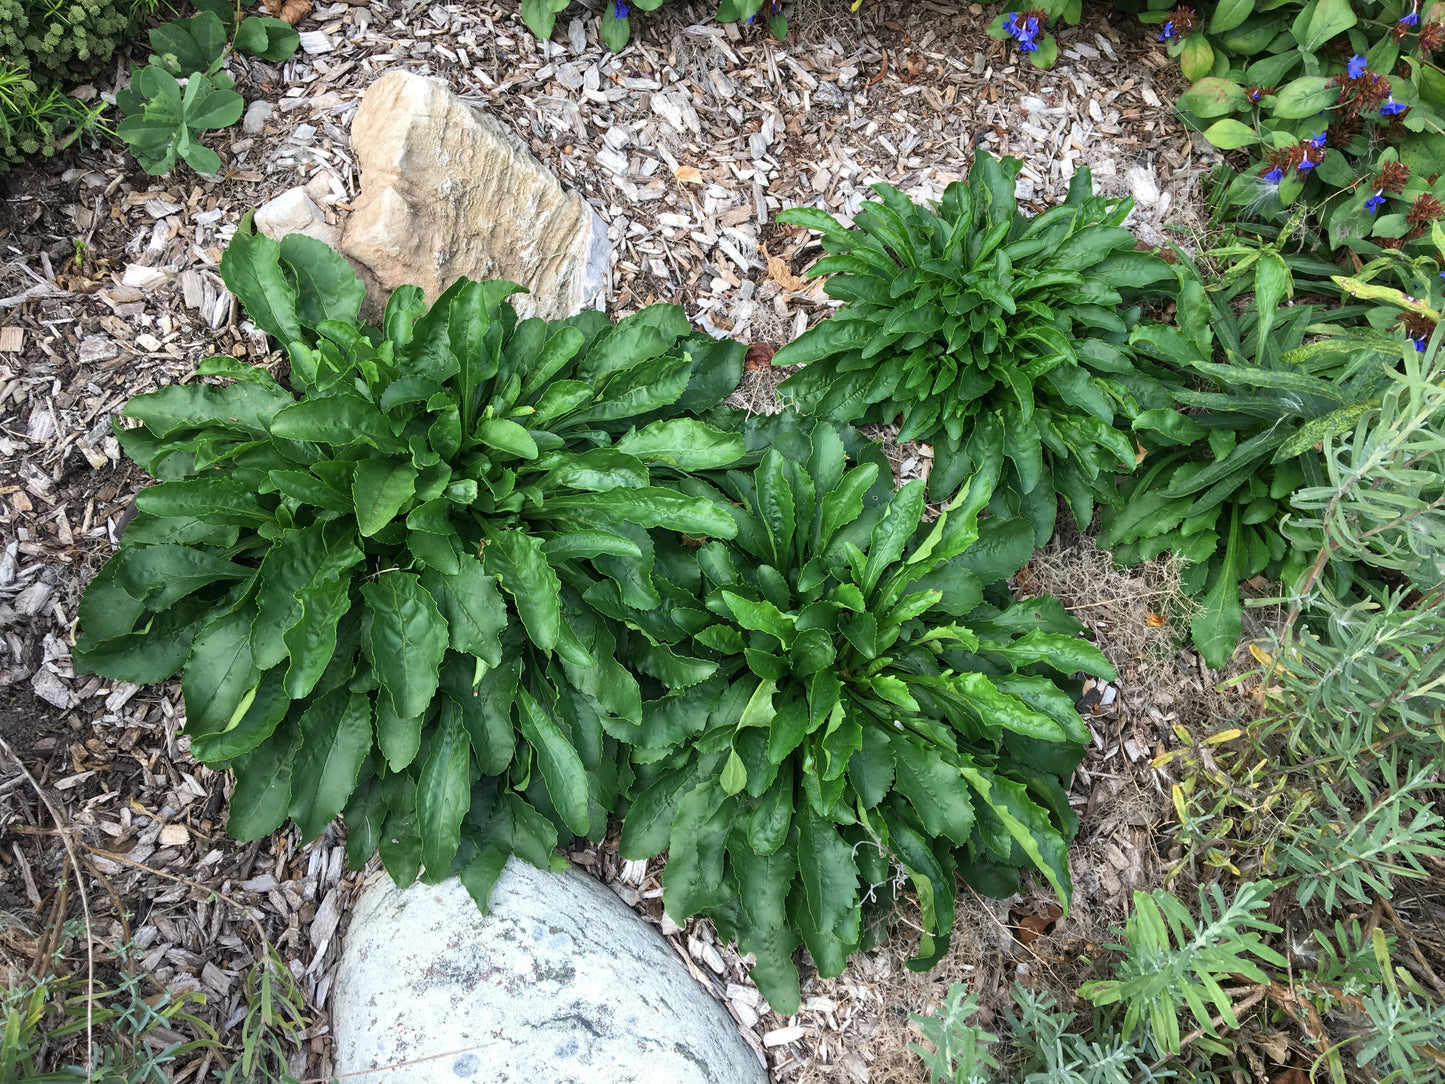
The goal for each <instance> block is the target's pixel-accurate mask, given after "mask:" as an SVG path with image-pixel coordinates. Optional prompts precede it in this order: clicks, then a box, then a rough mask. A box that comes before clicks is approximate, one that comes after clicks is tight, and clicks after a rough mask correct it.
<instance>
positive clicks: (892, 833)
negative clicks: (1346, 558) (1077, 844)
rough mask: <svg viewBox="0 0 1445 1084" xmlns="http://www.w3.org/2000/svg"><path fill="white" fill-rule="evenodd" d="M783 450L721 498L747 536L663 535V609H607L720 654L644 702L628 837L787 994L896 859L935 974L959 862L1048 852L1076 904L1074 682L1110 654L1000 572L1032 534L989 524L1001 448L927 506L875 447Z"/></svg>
mask: <svg viewBox="0 0 1445 1084" xmlns="http://www.w3.org/2000/svg"><path fill="white" fill-rule="evenodd" d="M768 443H769V450H768V451H767V452H766V454H765V455H763V457H762V459H761V462H760V463H758V465H757V466H756V467H755V468H754V469H753V470H751V471H750V472H741V471H734V472H731V473H729V474H728V475H727V476H726V477H725V478H723V479H720V480H719V485H718V488H717V489H716V490H715V491H714V494H713V496H712V499H713V500H714V501H715V502H716V505H717V507H718V508H719V509H721V510H723V511H725V512H727V513H728V514H729V515H731V516H732V517H733V519H734V520H735V523H736V526H737V532H736V536H735V537H734V538H732V539H731V540H728V541H722V540H713V541H709V542H706V543H704V544H702V545H700V546H687V545H679V546H677V547H674V548H672V550H671V552H670V553H669V555H668V557H667V561H666V565H667V568H668V570H669V571H668V577H669V582H668V583H667V584H666V585H664V588H663V593H664V596H665V597H667V598H668V599H669V600H670V601H669V603H668V604H667V605H666V606H665V607H664V608H663V609H662V610H655V611H651V612H642V611H629V609H628V608H627V607H625V606H622V605H620V602H619V600H616V599H613V600H612V601H611V605H610V607H609V606H608V605H606V604H603V603H601V602H599V606H600V608H603V609H609V608H610V609H611V611H612V613H613V615H614V616H615V617H616V618H618V619H619V620H621V621H623V622H626V623H627V624H628V625H629V626H630V627H631V629H632V630H633V631H632V636H631V639H632V640H633V641H634V642H637V641H641V642H643V643H647V644H649V645H651V644H658V645H661V646H664V647H666V649H667V650H668V651H669V652H670V653H673V654H676V655H680V656H685V657H688V658H696V659H700V660H705V661H707V662H708V667H707V669H705V670H703V669H700V670H699V679H698V681H697V683H696V684H694V685H693V686H691V687H690V688H687V689H684V690H680V691H675V692H673V693H670V694H666V695H659V696H657V697H656V698H650V699H648V700H646V701H645V703H644V704H643V734H642V735H641V736H640V737H639V739H638V740H637V741H636V742H635V743H634V748H633V750H632V753H633V765H634V771H635V772H636V773H637V782H636V783H635V798H634V800H633V802H632V805H631V807H630V809H629V810H628V812H627V814H626V819H625V822H624V825H623V832H622V839H621V850H622V853H623V855H624V856H626V857H629V858H644V857H649V856H652V855H655V854H657V853H659V852H660V851H662V850H664V849H667V850H668V863H667V868H666V871H665V872H664V875H663V891H664V895H663V902H664V905H665V906H666V908H667V911H668V913H669V914H670V915H672V916H673V918H674V919H676V920H677V921H679V922H680V921H682V920H683V919H685V918H687V917H688V916H690V915H694V914H707V915H709V916H710V917H711V918H712V919H713V920H714V921H715V922H716V923H717V925H718V928H719V930H720V931H721V932H722V933H723V934H724V935H725V936H732V937H736V938H737V940H738V944H739V946H740V948H741V950H742V951H743V952H751V953H754V954H755V955H756V957H757V965H756V967H755V968H754V969H753V972H752V975H753V978H754V980H755V981H756V982H757V983H758V986H759V988H760V989H761V990H762V991H763V993H764V995H765V996H766V997H767V998H768V1000H769V1002H770V1003H771V1004H772V1005H773V1007H774V1008H775V1009H777V1010H778V1011H780V1012H790V1011H792V1010H794V1009H795V1008H796V1007H797V1005H798V1000H799V985H798V974H797V971H796V969H795V968H794V965H793V962H792V953H793V951H794V949H796V948H797V947H798V946H799V945H800V944H801V945H805V946H806V947H807V949H808V951H809V953H810V954H811V955H812V957H813V960H814V962H815V963H816V964H817V966H818V969H819V971H820V972H821V973H822V974H824V975H836V974H838V973H839V972H841V971H842V969H843V966H844V963H845V961H846V959H847V957H848V955H849V954H850V953H851V952H853V951H854V950H855V949H857V948H858V947H860V945H869V946H871V945H874V944H876V943H878V941H879V940H880V939H881V937H882V935H883V933H884V931H885V930H886V926H887V923H888V922H889V921H890V916H891V913H892V910H893V895H892V894H893V885H894V883H895V880H894V874H895V872H896V871H902V873H903V874H904V875H906V877H907V878H908V880H909V881H910V882H911V883H912V885H913V887H914V889H915V891H916V892H917V895H918V899H919V902H920V905H921V908H922V920H923V926H924V933H923V943H922V946H921V949H920V960H918V961H916V962H915V966H918V967H920V968H924V969H926V968H927V967H928V966H931V964H932V963H933V962H935V961H936V960H937V959H939V958H940V957H941V956H942V954H943V952H944V951H945V949H946V946H947V942H948V937H949V931H950V929H951V928H952V924H953V901H954V875H955V872H959V873H961V874H962V875H963V877H964V878H965V879H966V880H967V881H968V882H969V883H971V884H973V885H974V886H976V887H978V888H979V889H981V890H984V891H990V892H1001V893H1005V894H1006V893H1008V892H1011V891H1013V890H1015V889H1016V887H1017V884H1018V870H1019V868H1020V867H1024V868H1029V869H1035V870H1038V871H1039V872H1040V873H1042V875H1043V876H1044V877H1045V878H1046V879H1047V880H1048V882H1049V883H1050V884H1051V885H1052V886H1053V887H1054V888H1055V890H1056V891H1057V892H1058V893H1059V895H1060V896H1061V897H1062V898H1063V899H1065V900H1067V898H1068V895H1069V890H1070V885H1069V872H1068V866H1067V863H1066V861H1065V849H1066V845H1067V842H1068V840H1069V839H1070V838H1072V836H1073V834H1074V831H1075V827H1076V824H1077V821H1076V818H1075V817H1074V814H1073V813H1072V812H1071V811H1070V809H1069V803H1068V798H1067V795H1066V794H1065V791H1064V788H1063V785H1062V780H1063V779H1064V778H1066V777H1067V776H1068V774H1069V773H1070V772H1071V771H1072V769H1073V767H1074V766H1075V765H1076V764H1077V762H1078V761H1079V759H1080V758H1081V757H1082V754H1083V743H1084V741H1085V740H1086V738H1087V731H1086V730H1085V728H1084V726H1083V723H1082V722H1081V720H1080V719H1079V716H1078V714H1077V713H1076V711H1075V709H1074V701H1073V698H1072V697H1071V696H1070V694H1069V693H1068V692H1066V691H1064V689H1065V687H1066V686H1067V684H1068V682H1067V681H1066V680H1065V677H1064V675H1065V674H1066V673H1070V672H1074V671H1079V670H1082V671H1086V672H1088V673H1093V674H1098V675H1108V674H1111V673H1112V670H1111V668H1110V666H1109V664H1108V662H1107V661H1106V660H1105V658H1104V656H1103V655H1102V654H1101V653H1100V652H1099V651H1098V650H1097V649H1096V648H1095V647H1093V646H1092V645H1090V644H1088V643H1086V642H1084V641H1082V640H1080V639H1078V638H1077V633H1078V631H1079V630H1080V628H1081V626H1080V625H1079V624H1078V623H1077V622H1075V621H1073V620H1072V619H1070V618H1069V617H1067V616H1066V615H1065V614H1064V612H1063V610H1062V608H1061V607H1060V606H1059V604H1058V603H1057V602H1056V601H1054V600H1052V599H1037V600H1030V601H1027V602H1014V601H1012V600H1011V599H1009V597H1008V594H1007V591H1006V590H1005V589H1004V588H1003V587H1002V585H1001V584H999V581H1000V580H1001V579H1002V578H1004V577H1006V576H1008V575H1010V574H1011V573H1013V572H1014V571H1016V570H1017V569H1018V568H1019V567H1020V566H1022V564H1023V563H1024V562H1025V561H1026V560H1027V559H1028V556H1029V555H1030V553H1031V552H1032V532H1031V530H1030V528H1029V526H1028V524H1027V523H1024V522H1022V521H1019V520H1004V519H995V518H987V519H983V520H980V519H979V512H980V511H981V510H982V509H983V507H984V505H985V504H986V502H987V499H988V493H989V490H990V488H991V483H992V481H993V479H994V477H996V475H997V471H998V466H999V464H998V461H997V460H995V461H994V462H993V463H992V464H991V466H990V467H989V468H986V469H985V470H984V471H983V472H982V473H981V474H980V475H978V476H977V477H975V478H974V479H972V480H971V481H970V483H969V484H968V485H967V486H965V487H964V489H963V492H962V493H961V494H960V496H959V497H958V499H957V500H956V501H954V502H953V504H952V505H951V506H950V507H949V509H948V510H947V511H945V512H944V513H943V514H942V515H941V516H939V517H938V519H937V520H935V521H934V522H932V523H928V522H924V521H923V512H924V498H923V486H922V483H921V482H911V483H909V484H908V485H906V486H904V487H903V489H902V490H900V491H898V492H897V493H896V494H894V493H893V492H892V486H891V475H890V474H889V471H888V467H887V464H886V462H884V461H883V460H882V456H881V454H880V453H879V452H878V450H877V449H876V447H873V448H859V449H858V455H857V456H856V458H857V460H858V462H857V464H856V465H854V466H852V467H851V468H850V467H849V465H848V456H847V454H845V445H844V441H843V439H841V437H840V434H839V433H838V432H837V431H836V430H835V429H834V428H833V427H832V426H831V425H828V424H827V423H821V422H820V423H819V424H818V425H817V426H816V427H815V428H813V430H812V433H811V437H810V436H809V434H808V432H807V429H806V428H804V427H799V426H797V425H796V424H792V423H789V424H781V425H775V427H774V428H773V429H772V430H771V432H770V436H769V441H768ZM690 490H691V491H692V492H695V493H698V494H702V493H704V492H705V487H704V486H703V485H702V484H701V483H697V482H694V483H692V484H691V486H690ZM659 549H661V546H660V544H659ZM662 563H663V562H662V559H661V557H660V558H659V565H661V564H662ZM988 600H992V601H988ZM646 668H647V667H646V664H645V662H644V663H642V669H643V670H646ZM647 691H648V690H647V688H646V687H644V692H645V693H646V692H647ZM658 692H659V693H661V690H660V689H659V690H658Z"/></svg>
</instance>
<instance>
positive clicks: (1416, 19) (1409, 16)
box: [1400, 11, 1420, 26]
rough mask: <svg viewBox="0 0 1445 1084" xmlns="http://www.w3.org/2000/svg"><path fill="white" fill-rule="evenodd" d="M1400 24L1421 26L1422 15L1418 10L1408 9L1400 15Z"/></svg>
mask: <svg viewBox="0 0 1445 1084" xmlns="http://www.w3.org/2000/svg"><path fill="white" fill-rule="evenodd" d="M1400 25H1401V26H1419V25H1420V15H1419V13H1418V12H1414V11H1407V12H1405V14H1404V15H1401V16H1400Z"/></svg>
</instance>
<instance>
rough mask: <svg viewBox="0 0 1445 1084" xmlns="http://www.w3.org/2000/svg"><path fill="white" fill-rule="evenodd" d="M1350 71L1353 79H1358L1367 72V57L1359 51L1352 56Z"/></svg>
mask: <svg viewBox="0 0 1445 1084" xmlns="http://www.w3.org/2000/svg"><path fill="white" fill-rule="evenodd" d="M1348 70H1349V73H1350V78H1351V79H1358V78H1359V77H1360V76H1362V75H1364V74H1365V58H1364V57H1362V56H1361V55H1360V54H1359V53H1356V54H1355V55H1354V56H1352V57H1350V64H1349V69H1348Z"/></svg>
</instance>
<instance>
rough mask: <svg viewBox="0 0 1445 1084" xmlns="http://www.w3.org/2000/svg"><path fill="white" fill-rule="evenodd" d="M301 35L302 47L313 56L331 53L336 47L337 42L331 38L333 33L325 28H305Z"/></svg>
mask: <svg viewBox="0 0 1445 1084" xmlns="http://www.w3.org/2000/svg"><path fill="white" fill-rule="evenodd" d="M300 37H301V48H302V49H304V50H305V51H306V52H307V53H308V54H310V55H311V56H316V55H317V54H319V53H329V52H332V51H333V50H335V48H336V43H335V42H334V41H332V40H331V35H330V34H328V33H326V32H325V31H324V30H303V31H302V32H301V35H300Z"/></svg>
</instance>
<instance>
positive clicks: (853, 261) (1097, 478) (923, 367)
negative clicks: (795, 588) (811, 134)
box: [773, 152, 1175, 544]
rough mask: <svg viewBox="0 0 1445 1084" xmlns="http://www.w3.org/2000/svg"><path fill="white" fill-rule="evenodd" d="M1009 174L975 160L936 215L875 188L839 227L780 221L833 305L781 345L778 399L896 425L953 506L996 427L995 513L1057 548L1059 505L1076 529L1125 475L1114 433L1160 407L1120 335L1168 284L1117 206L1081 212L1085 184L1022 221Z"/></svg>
mask: <svg viewBox="0 0 1445 1084" xmlns="http://www.w3.org/2000/svg"><path fill="white" fill-rule="evenodd" d="M1020 165H1021V163H1020V162H1019V161H1018V160H1016V159H1004V160H1003V161H1002V162H1000V161H998V160H996V159H994V158H992V157H990V156H989V155H988V154H986V153H983V152H980V153H979V154H978V155H977V157H976V158H975V159H974V162H973V165H972V167H971V168H970V170H969V175H968V179H967V180H966V181H959V182H955V183H954V184H951V185H949V187H948V189H947V190H946V192H945V193H944V196H943V200H942V202H941V203H940V204H938V205H937V206H924V205H920V204H917V203H914V202H913V201H912V200H910V199H908V198H907V197H906V196H904V195H903V194H902V193H900V192H898V191H897V190H895V189H893V188H890V187H889V186H887V185H882V184H878V185H874V186H873V189H874V191H875V192H876V193H877V194H878V196H879V200H880V201H879V202H876V203H865V204H864V205H863V209H862V210H861V211H859V213H858V214H857V215H856V216H855V217H854V222H853V226H852V228H851V229H848V228H844V227H843V226H842V225H841V224H840V223H838V222H837V221H836V220H835V219H834V218H832V217H831V216H830V215H828V214H826V213H824V212H822V211H819V210H816V209H811V208H799V209H794V210H789V211H785V212H783V213H782V214H781V215H780V216H779V220H780V221H783V222H789V223H793V224H795V225H801V226H806V227H808V228H809V229H813V230H817V231H818V232H820V233H821V234H822V243H823V247H824V248H825V249H826V250H827V252H828V255H827V256H825V257H824V258H823V259H821V260H819V261H818V262H817V263H816V264H814V265H813V267H812V268H811V270H810V271H809V274H812V275H821V274H830V273H831V277H830V278H829V279H828V282H827V286H826V289H827V292H828V294H829V295H830V296H832V297H835V298H838V299H839V300H842V301H845V302H847V304H845V305H844V306H843V308H842V309H840V310H838V311H837V312H836V313H834V314H832V315H831V316H830V317H829V318H828V319H827V320H824V321H822V322H820V323H818V324H817V325H816V326H814V327H813V328H811V329H810V330H808V331H807V332H805V333H804V334H803V335H801V336H799V337H798V339H796V340H795V341H794V342H792V343H789V344H788V345H787V346H785V347H783V349H782V350H780V351H778V353H777V354H776V355H775V356H774V358H773V363H774V364H775V365H796V364H805V365H806V366H807V367H806V368H805V369H803V371H802V372H800V373H797V374H795V375H794V376H791V377H789V378H788V379H787V380H786V381H785V382H784V383H783V384H782V386H781V388H780V393H781V394H782V395H783V397H784V399H785V401H788V402H792V403H795V404H797V405H798V406H799V407H800V408H802V409H805V410H808V411H811V412H815V413H818V414H821V415H823V416H825V417H829V418H833V419H835V420H838V421H843V422H856V421H881V422H889V421H893V420H894V419H895V418H898V419H901V423H900V425H901V427H900V431H899V434H898V439H900V440H904V441H908V440H916V441H927V442H929V443H931V444H932V445H933V451H934V470H933V475H932V478H931V481H930V486H931V489H932V492H933V493H934V495H935V497H937V498H943V497H946V496H947V495H948V494H949V493H951V492H952V491H953V490H954V489H956V488H957V486H958V485H959V484H960V483H961V482H962V481H963V479H964V478H965V477H967V475H968V474H969V473H970V472H971V471H972V470H974V469H975V468H976V465H977V463H978V462H979V458H980V457H979V454H978V452H977V450H976V449H975V448H973V447H972V446H971V445H972V442H973V440H974V437H973V434H975V433H976V432H977V431H978V430H979V429H980V428H985V427H988V426H990V425H998V426H1000V427H1001V429H1000V431H1001V432H1002V434H1003V439H1004V454H1005V459H1006V464H1007V465H1006V470H1005V473H1004V475H1003V477H1002V479H1001V480H1000V483H999V487H998V488H999V500H1000V502H1005V503H1003V504H996V505H995V510H996V511H1004V510H1005V509H1006V510H1009V511H1012V512H1013V513H1015V514H1024V515H1026V516H1027V517H1028V518H1029V519H1030V520H1031V521H1032V523H1033V526H1034V530H1035V536H1034V538H1035V541H1036V542H1038V543H1040V544H1042V543H1043V542H1044V541H1047V539H1048V538H1049V536H1050V535H1051V534H1052V533H1053V524H1054V510H1055V508H1056V505H1057V496H1062V497H1064V499H1065V500H1066V501H1067V502H1068V503H1069V505H1070V507H1071V508H1072V510H1073V513H1074V517H1075V519H1076V521H1077V522H1078V523H1079V524H1080V526H1084V525H1087V524H1088V522H1089V520H1090V519H1091V518H1092V515H1093V507H1094V500H1095V498H1096V497H1098V496H1102V495H1105V494H1107V493H1109V492H1110V491H1112V483H1111V482H1110V476H1111V475H1112V474H1113V472H1115V471H1127V470H1129V469H1131V468H1132V466H1133V464H1134V445H1133V442H1132V440H1131V437H1130V433H1129V429H1128V423H1129V422H1130V421H1132V419H1134V418H1135V417H1136V416H1138V415H1139V414H1140V413H1141V412H1143V411H1145V410H1146V409H1152V410H1163V411H1168V410H1169V397H1168V394H1167V391H1166V390H1165V389H1164V388H1163V387H1162V386H1161V385H1160V384H1159V383H1158V382H1157V381H1156V380H1155V378H1154V376H1153V374H1152V373H1151V372H1150V371H1149V369H1148V367H1146V366H1143V365H1141V364H1140V363H1139V362H1138V359H1137V358H1136V355H1135V351H1134V348H1133V346H1132V345H1131V341H1130V336H1131V334H1132V333H1134V332H1135V330H1136V329H1137V328H1138V327H1139V326H1140V315H1141V312H1140V308H1139V305H1138V304H1137V302H1138V300H1139V299H1140V298H1143V297H1146V296H1148V295H1149V293H1150V291H1153V290H1157V289H1159V288H1161V287H1164V286H1166V285H1167V286H1168V287H1170V288H1171V292H1172V287H1173V285H1174V282H1175V276H1174V272H1173V270H1172V269H1171V268H1170V267H1169V265H1168V264H1166V263H1165V262H1164V261H1163V260H1162V259H1160V258H1159V257H1157V256H1154V255H1152V254H1150V253H1146V252H1139V251H1136V247H1135V240H1134V235H1133V234H1131V233H1130V232H1129V231H1128V230H1126V229H1124V228H1123V227H1122V223H1123V221H1124V219H1125V217H1126V216H1127V215H1128V213H1129V209H1130V206H1131V203H1130V201H1128V200H1123V201H1111V200H1104V199H1100V198H1097V197H1094V196H1093V195H1092V194H1091V192H1092V182H1091V179H1090V176H1089V171H1088V170H1087V169H1081V170H1079V171H1078V172H1077V173H1075V174H1074V177H1073V180H1072V181H1071V182H1070V187H1069V195H1068V198H1067V199H1066V200H1065V201H1064V203H1062V204H1060V205H1059V206H1057V207H1054V208H1051V209H1050V210H1048V211H1045V212H1044V213H1043V214H1040V215H1037V216H1035V217H1033V218H1029V217H1026V216H1025V215H1023V214H1021V213H1020V212H1019V209H1018V204H1017V201H1016V199H1015V196H1014V180H1013V178H1014V175H1015V174H1016V173H1017V171H1018V169H1019V167H1020Z"/></svg>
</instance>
